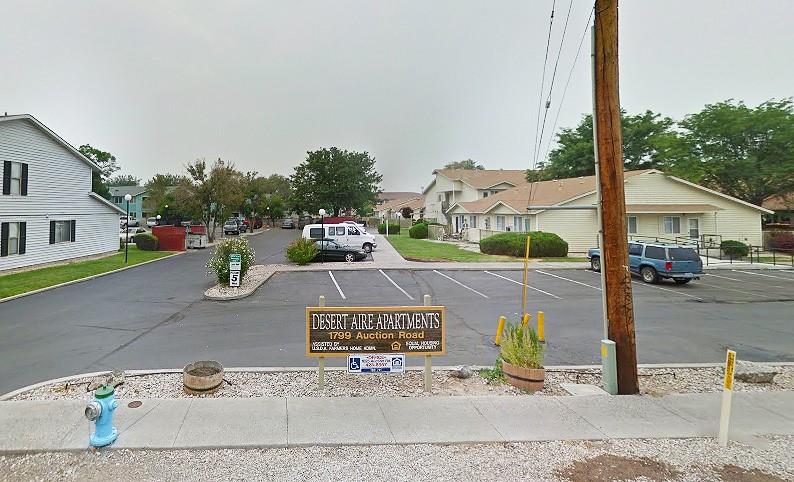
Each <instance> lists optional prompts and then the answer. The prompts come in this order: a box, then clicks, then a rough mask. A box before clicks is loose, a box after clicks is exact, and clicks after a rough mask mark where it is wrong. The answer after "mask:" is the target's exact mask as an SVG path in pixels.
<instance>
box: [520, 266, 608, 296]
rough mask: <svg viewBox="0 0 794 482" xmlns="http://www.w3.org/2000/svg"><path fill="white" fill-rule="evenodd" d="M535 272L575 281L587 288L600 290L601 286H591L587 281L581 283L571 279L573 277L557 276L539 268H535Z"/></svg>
mask: <svg viewBox="0 0 794 482" xmlns="http://www.w3.org/2000/svg"><path fill="white" fill-rule="evenodd" d="M535 272H536V273H540V274H545V275H546V276H551V277H553V278H559V279H563V280H565V281H570V282H571V283H576V284H578V285H582V286H587V287H588V288H593V289H594V290H598V291H601V288H599V287H598V286H593V285H589V284H587V283H582V282H581V281H576V280H573V279H569V278H564V277H562V276H558V275H556V274H552V273H547V272H545V271H542V270H539V269H536V270H535Z"/></svg>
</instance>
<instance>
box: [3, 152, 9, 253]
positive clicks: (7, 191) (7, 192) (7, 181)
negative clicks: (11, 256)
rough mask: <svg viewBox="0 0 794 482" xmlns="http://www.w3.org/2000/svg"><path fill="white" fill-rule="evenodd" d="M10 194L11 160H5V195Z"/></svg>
mask: <svg viewBox="0 0 794 482" xmlns="http://www.w3.org/2000/svg"><path fill="white" fill-rule="evenodd" d="M9 194H11V161H3V195H4V196H7V195H9ZM3 256H5V255H3Z"/></svg>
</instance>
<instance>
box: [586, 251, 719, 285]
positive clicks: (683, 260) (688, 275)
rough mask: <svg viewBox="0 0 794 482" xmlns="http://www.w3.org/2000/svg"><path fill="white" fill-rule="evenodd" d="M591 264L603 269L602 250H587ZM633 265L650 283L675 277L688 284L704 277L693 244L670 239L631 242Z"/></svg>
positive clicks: (636, 271)
mask: <svg viewBox="0 0 794 482" xmlns="http://www.w3.org/2000/svg"><path fill="white" fill-rule="evenodd" d="M587 257H588V259H590V267H591V268H593V271H601V250H600V249H598V248H590V250H589V251H587ZM629 265H630V269H631V272H632V274H636V275H639V276H640V277H641V278H642V280H643V281H645V282H646V283H658V282H659V280H660V279H663V278H667V279H672V280H673V281H675V282H676V283H677V284H680V285H682V284H686V283H689V282H690V281H692V280H693V279H700V277H699V276H698V275H700V274H703V262H702V261H701V260H700V256H698V254H697V252H695V250H694V249H692V248H691V247H690V246H686V245H680V244H666V243H644V242H642V243H641V242H637V241H630V242H629Z"/></svg>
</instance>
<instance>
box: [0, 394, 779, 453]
mask: <svg viewBox="0 0 794 482" xmlns="http://www.w3.org/2000/svg"><path fill="white" fill-rule="evenodd" d="M720 397H721V394H719V393H691V394H683V395H668V396H664V397H649V396H640V395H634V396H619V397H612V396H608V395H602V396H581V397H576V396H572V397H565V396H562V397H554V396H534V397H532V396H490V397H462V396H461V397H384V398H375V397H357V398H350V397H340V398H333V397H301V398H291V397H264V398H175V399H174V398H172V399H144V400H141V401H142V402H143V403H142V404H141V405H140V407H138V408H130V407H129V406H128V403H129V402H130V400H120V401H119V402H120V403H119V408H118V409H117V411H116V413H115V414H114V425H115V426H116V427H117V428H118V429H119V437H118V439H117V441H116V442H115V443H114V444H113V445H111V446H110V447H108V448H109V449H171V448H181V449H186V448H250V447H285V446H301V445H360V444H363V445H375V444H417V443H440V444H448V443H494V442H496V443H501V442H526V441H534V440H599V439H615V438H642V439H648V438H682V437H713V436H715V435H716V434H717V432H718V428H719V422H718V421H719V413H720ZM85 403H86V402H85V401H81V400H58V401H22V402H0V434H2V436H0V454H1V453H3V452H25V451H53V450H78V451H79V450H85V449H86V448H87V446H88V434H89V433H90V430H91V427H90V424H89V422H88V421H87V420H86V419H85V418H84V417H83V407H84V405H85ZM792 406H794V392H790V391H789V392H752V393H736V394H734V398H733V413H732V419H731V428H730V437H731V438H732V439H733V440H736V439H746V438H748V437H755V436H759V435H770V434H773V435H792V434H794V416H792V414H791V407H792Z"/></svg>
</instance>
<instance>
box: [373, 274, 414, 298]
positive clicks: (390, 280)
mask: <svg viewBox="0 0 794 482" xmlns="http://www.w3.org/2000/svg"><path fill="white" fill-rule="evenodd" d="M378 271H380V274H382V275H383V276H385V277H386V279H387V280H389V282H390V283H391V284H393V285H394V287H395V288H397V289H398V290H400V291H402V293H403V294H404V295H405V296H407V297H408V299H409V300H413V299H414V297H413V296H411V295H409V294H408V292H407V291H405V290H404V289H402V288H400V285H398V284H397V283H395V282H394V280H393V279H391V278H389V275H387V274H386V273H384V272H383V270H382V269H379V270H378Z"/></svg>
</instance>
